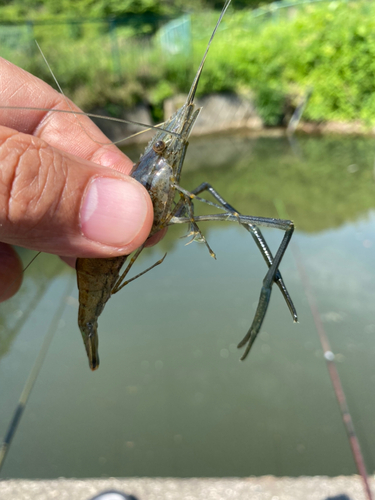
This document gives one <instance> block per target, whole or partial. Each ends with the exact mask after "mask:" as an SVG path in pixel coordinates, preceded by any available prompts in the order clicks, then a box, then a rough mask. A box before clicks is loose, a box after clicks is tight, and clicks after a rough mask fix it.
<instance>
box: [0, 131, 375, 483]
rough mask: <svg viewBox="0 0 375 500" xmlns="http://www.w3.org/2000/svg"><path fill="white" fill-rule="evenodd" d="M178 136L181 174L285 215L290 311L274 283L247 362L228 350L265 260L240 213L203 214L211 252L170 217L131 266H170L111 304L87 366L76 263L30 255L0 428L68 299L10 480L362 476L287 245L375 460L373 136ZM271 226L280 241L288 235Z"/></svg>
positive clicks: (4, 354) (6, 328)
mask: <svg viewBox="0 0 375 500" xmlns="http://www.w3.org/2000/svg"><path fill="white" fill-rule="evenodd" d="M189 149H190V151H189V153H188V157H187V160H186V166H185V169H184V173H183V179H182V182H181V184H182V185H183V186H184V187H186V188H187V189H191V188H193V187H194V186H197V185H198V184H199V183H201V182H202V181H204V180H205V181H208V182H210V183H212V184H213V185H214V186H215V187H216V188H217V190H218V191H219V192H220V193H221V194H222V195H223V196H224V197H226V198H227V200H228V201H229V202H230V203H231V204H232V205H234V206H235V207H236V208H237V209H238V210H240V211H241V213H244V214H252V215H261V216H268V217H277V216H278V214H279V213H280V211H281V212H282V215H283V216H284V215H285V214H287V216H288V217H290V218H291V219H293V220H294V222H295V224H296V227H297V230H296V232H295V234H294V236H293V245H291V247H290V248H289V249H288V251H287V253H286V255H285V258H284V260H283V262H282V266H281V271H282V274H283V276H284V279H285V282H286V284H287V286H288V289H289V291H290V294H291V296H292V298H293V300H294V302H295V305H296V307H297V310H298V313H299V323H298V324H293V322H292V319H291V316H290V314H289V311H288V310H287V307H286V306H285V303H284V301H283V299H282V297H281V294H280V293H279V290H278V289H277V288H276V287H274V289H273V293H272V298H271V305H270V307H269V310H268V313H267V317H266V320H265V322H264V325H263V328H262V332H261V334H260V335H259V338H258V339H257V341H256V343H255V344H254V347H253V349H252V351H251V353H250V356H249V357H248V359H247V360H246V361H245V362H243V363H240V362H239V357H240V355H241V351H239V350H238V349H237V348H236V345H237V343H238V341H239V340H241V339H242V337H243V335H244V334H245V333H246V331H247V329H248V327H249V325H250V323H251V320H252V317H253V314H254V311H255V306H256V303H257V300H258V297H259V291H260V287H261V283H262V279H263V277H264V275H265V272H266V267H265V264H264V262H263V260H262V257H261V255H260V254H259V252H258V250H257V248H256V247H255V245H254V243H253V240H252V238H251V236H250V235H249V234H248V233H247V232H246V231H245V230H244V229H243V228H241V227H240V226H239V225H238V224H236V223H230V222H227V223H206V224H202V225H201V228H202V230H203V232H204V234H205V235H206V237H207V239H208V241H209V243H210V245H211V247H212V248H213V249H214V251H215V252H216V254H217V260H216V261H215V260H214V259H212V258H211V257H210V256H209V254H208V252H207V249H206V248H205V246H204V245H201V244H198V243H192V244H191V245H188V246H185V245H184V244H185V242H186V240H183V239H182V240H181V239H179V236H181V235H183V234H184V229H183V228H171V229H170V230H169V232H168V235H167V237H166V238H165V239H164V240H163V241H162V242H161V243H160V244H159V245H158V246H156V247H154V248H152V249H149V250H148V251H147V252H145V253H144V256H143V257H142V258H141V259H140V263H139V265H138V266H137V270H140V269H143V268H146V267H148V266H150V265H151V264H152V263H153V262H155V261H156V260H157V259H158V258H160V257H161V256H162V255H163V254H164V252H165V251H168V256H167V258H166V260H165V262H164V263H163V265H162V266H159V267H158V268H156V269H154V270H153V271H151V272H150V273H148V274H147V275H146V276H144V277H142V278H140V279H139V280H136V281H135V282H134V283H132V284H131V285H129V287H126V288H125V289H124V290H123V291H122V292H121V293H119V294H118V295H116V296H114V297H113V298H112V299H111V301H110V302H109V303H108V304H107V306H106V309H105V311H104V313H103V314H102V316H101V317H100V321H99V328H100V359H101V366H100V369H99V370H98V371H97V372H94V373H92V372H91V371H90V370H89V368H88V363H87V359H86V354H85V351H84V347H83V344H82V340H81V336H80V333H79V331H78V327H77V319H76V317H77V291H76V286H75V276H74V273H73V271H70V270H69V269H67V268H66V267H64V266H63V265H61V264H60V263H59V261H58V259H57V258H56V257H53V256H44V257H43V258H39V259H37V261H36V262H35V264H34V265H33V266H31V267H30V269H29V270H28V271H27V274H26V276H25V281H24V285H23V289H22V290H21V292H20V293H19V294H18V296H17V297H16V298H14V299H13V300H12V301H9V302H7V303H5V304H1V305H0V322H1V329H0V394H1V405H0V436H4V434H5V432H6V429H7V427H8V425H9V422H10V419H11V417H12V414H13V412H14V409H15V407H16V404H17V401H18V398H19V396H20V394H21V391H22V388H23V386H24V383H25V381H26V379H27V376H28V374H29V372H30V370H31V367H32V365H33V363H34V361H35V359H36V357H37V355H38V352H39V350H40V347H41V343H42V340H43V337H44V336H45V334H46V332H47V330H48V328H49V324H50V322H51V319H52V318H53V316H54V314H55V311H56V310H57V308H58V307H59V306H60V305H61V304H62V303H63V304H65V309H64V312H63V315H62V317H61V318H58V320H57V328H56V332H55V334H54V337H53V341H52V344H51V347H50V349H49V352H48V355H47V358H46V360H45V362H44V365H43V367H42V370H41V372H40V375H39V377H38V379H37V381H36V384H35V387H34V390H33V392H32V394H31V397H30V399H29V402H28V404H27V407H26V410H25V413H24V415H23V418H22V420H21V423H20V425H19V428H18V431H17V433H16V435H15V438H14V441H13V444H12V446H11V448H10V451H9V454H8V457H7V460H6V463H5V466H4V469H3V472H2V476H3V477H12V478H21V477H22V478H54V477H60V476H66V477H101V476H124V477H127V476H175V477H189V476H250V475H263V474H275V475H278V476H281V475H290V476H297V475H314V474H323V475H339V474H352V473H355V467H354V463H353V460H352V457H351V453H350V448H349V444H348V440H347V437H346V433H345V429H344V427H343V424H342V420H341V417H340V413H339V409H338V406H337V403H336V400H335V396H334V392H333V389H332V386H331V383H330V379H329V376H328V371H327V368H326V364H325V361H324V358H323V355H322V349H321V346H320V343H319V339H318V336H317V333H316V329H315V326H314V322H313V318H312V314H311V311H310V309H309V306H308V303H307V299H306V295H305V288H304V284H303V282H302V281H301V275H300V273H299V269H298V267H297V262H296V256H298V255H300V263H301V264H302V265H303V267H304V269H305V270H306V274H307V276H308V280H309V282H310V285H311V287H312V291H313V294H314V297H315V300H316V302H317V306H318V309H319V312H320V315H321V317H322V320H323V324H324V327H325V329H326V332H327V335H328V337H329V340H330V342H331V346H332V350H333V352H334V353H335V354H336V360H337V367H338V370H339V374H340V377H341V379H342V384H343V386H344V390H345V393H346V396H347V399H348V404H349V407H350V410H351V412H352V416H353V419H354V425H355V428H356V431H357V434H358V437H359V439H360V443H361V445H362V448H363V452H364V456H365V460H366V464H367V468H368V471H369V472H370V473H372V472H374V468H375V434H374V432H373V416H374V414H375V400H374V397H373V393H374V390H373V388H374V385H375V370H374V359H375V307H374V304H375V266H374V256H375V184H374V170H373V169H374V153H375V144H374V140H373V139H370V138H355V137H306V136H299V137H297V139H296V141H295V142H294V143H293V144H292V145H291V144H290V143H289V142H288V141H287V140H286V139H285V138H251V137H246V136H241V135H233V136H225V137H224V136H222V137H220V136H218V137H213V138H207V137H206V138H200V139H196V140H193V141H192V143H191V145H190V148H189ZM137 154H138V153H137V151H135V149H134V148H133V149H129V155H130V156H131V157H133V158H134V159H136V158H137ZM203 210H204V212H203V213H207V209H206V208H204V209H203ZM264 235H265V237H266V239H267V241H268V242H269V244H270V246H271V248H272V249H274V250H275V249H276V248H277V246H278V244H279V242H280V241H281V238H282V232H281V231H278V230H276V229H275V230H270V229H267V230H264ZM21 254H22V256H23V258H24V259H25V260H27V259H29V258H30V254H29V253H28V252H26V251H23V250H22V251H21ZM137 272H138V271H137Z"/></svg>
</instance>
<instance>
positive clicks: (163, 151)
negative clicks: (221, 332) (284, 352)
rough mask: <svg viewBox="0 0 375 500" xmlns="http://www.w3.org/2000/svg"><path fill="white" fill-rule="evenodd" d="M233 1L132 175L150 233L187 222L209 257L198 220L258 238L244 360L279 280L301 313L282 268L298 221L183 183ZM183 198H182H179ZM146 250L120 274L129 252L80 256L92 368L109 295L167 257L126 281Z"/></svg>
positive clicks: (82, 321)
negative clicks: (200, 91) (271, 235)
mask: <svg viewBox="0 0 375 500" xmlns="http://www.w3.org/2000/svg"><path fill="white" fill-rule="evenodd" d="M230 1H231V0H227V1H226V2H225V5H224V7H223V10H222V12H221V14H220V17H219V19H218V21H217V24H216V26H215V29H214V31H213V33H212V35H211V38H210V40H209V42H208V45H207V48H206V51H205V53H204V56H203V59H202V61H201V63H200V65H199V68H198V71H197V73H196V75H195V78H194V80H193V83H192V85H191V88H190V91H189V94H188V96H187V99H186V102H185V104H184V105H183V106H182V107H181V108H180V109H179V110H178V111H177V112H176V113H175V114H174V115H173V116H172V117H171V118H170V119H169V120H167V121H166V122H164V123H163V124H162V127H163V128H162V130H160V131H159V132H157V133H156V134H155V136H154V137H153V138H152V140H151V141H150V142H149V144H148V145H147V147H146V149H145V151H144V153H143V155H142V156H141V158H140V160H139V161H138V163H136V164H135V165H134V167H133V169H132V171H131V174H130V175H131V177H133V178H134V179H136V180H137V181H139V182H140V183H141V184H143V186H145V188H146V189H147V191H148V192H149V194H150V197H151V200H152V203H153V207H154V221H153V225H152V228H151V232H150V235H149V237H151V236H152V235H154V234H155V233H157V232H158V231H160V230H162V229H164V228H166V227H168V226H171V225H173V224H188V225H189V233H188V236H191V238H192V241H193V240H195V241H200V242H203V243H204V244H205V245H206V247H207V249H208V251H209V253H210V255H211V256H212V257H214V258H216V257H215V254H214V252H213V251H212V249H211V248H210V246H209V245H208V243H207V241H206V239H205V237H204V236H203V234H202V233H201V231H200V229H199V227H198V225H197V223H198V222H203V221H233V222H237V223H239V224H241V225H242V226H243V227H244V228H245V229H246V230H247V231H249V232H250V234H251V235H252V237H253V238H254V240H255V242H256V244H257V246H258V248H259V250H260V252H261V253H262V255H263V258H264V259H265V261H266V263H267V265H268V268H269V269H268V272H267V274H266V276H265V278H264V280H263V285H262V289H261V293H260V298H259V302H258V307H257V310H256V313H255V316H254V319H253V322H252V325H251V327H250V329H249V331H248V332H247V334H246V335H245V337H244V338H243V339H242V340H241V342H240V343H239V344H238V347H239V348H240V347H243V346H245V345H246V348H245V351H244V353H243V355H242V358H241V359H245V358H246V356H247V355H248V353H249V351H250V349H251V346H252V344H253V343H254V341H255V339H256V337H257V335H258V333H259V331H260V328H261V326H262V323H263V320H264V317H265V314H266V311H267V308H268V304H269V301H270V297H271V289H272V284H273V283H274V282H275V283H276V284H277V285H278V287H279V289H280V291H281V293H282V294H283V296H284V299H285V301H286V303H287V305H288V307H289V310H290V312H291V314H292V317H293V320H294V321H297V313H296V310H295V308H294V305H293V302H292V300H291V298H290V296H289V293H288V291H287V288H286V286H285V284H284V281H283V279H282V277H281V274H280V271H279V270H278V267H279V265H280V262H281V260H282V258H283V255H284V253H285V251H286V248H287V246H288V244H289V242H290V239H291V237H292V234H293V230H294V226H293V222H291V221H289V220H281V219H273V218H266V217H253V216H249V215H241V214H240V213H239V212H238V211H237V210H236V209H235V208H234V207H233V206H231V205H230V204H229V203H227V202H226V201H225V200H224V198H222V197H221V196H220V194H219V193H218V192H217V191H216V190H215V189H214V188H213V187H212V186H211V185H210V184H208V183H206V182H204V183H202V184H201V185H200V186H198V187H197V188H196V189H194V190H193V191H191V192H189V191H186V190H185V189H183V188H182V187H181V186H180V184H179V182H180V177H181V171H182V167H183V163H184V159H185V155H186V150H187V147H188V144H189V142H188V140H189V136H190V133H191V131H192V129H193V127H194V124H195V122H196V119H197V118H198V115H199V112H200V108H196V107H195V104H194V97H195V93H196V90H197V86H198V82H199V78H200V75H201V73H202V70H203V66H204V63H205V60H206V57H207V53H208V50H209V47H210V45H211V42H212V40H213V38H214V36H215V33H216V31H217V28H218V26H219V24H220V22H221V20H222V18H223V16H224V14H225V11H226V10H227V8H228V6H229V4H230ZM204 191H208V192H209V193H210V194H211V195H212V196H213V197H214V199H215V200H216V203H213V202H211V201H208V200H205V199H203V198H201V197H199V196H198V195H199V194H201V193H202V192H204ZM176 196H178V199H177V201H175V198H176ZM194 201H201V202H204V203H207V204H209V205H211V206H214V207H216V208H220V209H222V210H224V213H221V214H212V215H204V216H194V205H193V202H194ZM258 226H265V227H274V228H278V229H281V230H284V231H285V234H284V237H283V240H282V242H281V244H280V246H279V249H278V251H277V253H276V256H275V258H274V257H273V256H272V253H271V251H270V249H269V247H268V245H267V243H266V241H265V239H264V238H263V236H262V233H261V231H260V229H259V228H258ZM143 249H144V245H143V246H141V247H140V248H139V249H138V250H137V251H136V252H135V253H134V255H133V257H132V258H131V259H130V261H129V264H128V265H127V267H126V269H125V271H124V272H123V273H122V274H120V270H121V267H122V266H123V264H124V263H125V261H126V259H127V258H128V255H124V256H121V257H114V258H108V259H93V258H79V259H77V264H76V269H77V281H78V289H79V312H78V325H79V328H80V331H81V334H82V338H83V342H84V345H85V348H86V352H87V356H88V359H89V365H90V368H91V369H92V370H95V369H97V368H98V366H99V356H98V317H99V316H100V314H101V313H102V312H103V309H104V306H105V304H106V303H107V301H108V299H109V298H110V297H111V295H113V294H114V293H117V292H119V291H120V290H121V289H122V288H123V287H124V286H126V285H127V284H129V283H130V282H131V281H133V280H135V279H136V278H138V277H140V276H141V275H143V274H145V273H146V272H148V271H149V270H151V269H153V268H154V267H155V266H157V265H159V264H161V263H162V262H163V260H164V258H165V256H164V257H163V258H162V259H161V260H159V261H158V262H156V263H155V264H154V265H153V266H151V267H150V268H148V269H146V270H145V271H143V272H142V273H140V274H138V275H136V276H135V277H134V278H132V279H129V280H126V277H127V275H128V272H129V270H130V269H131V267H132V266H133V264H134V262H135V261H136V259H137V258H138V256H139V255H140V253H141V252H142V250H143Z"/></svg>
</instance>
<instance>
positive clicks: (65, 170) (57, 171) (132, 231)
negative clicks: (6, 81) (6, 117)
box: [0, 126, 153, 257]
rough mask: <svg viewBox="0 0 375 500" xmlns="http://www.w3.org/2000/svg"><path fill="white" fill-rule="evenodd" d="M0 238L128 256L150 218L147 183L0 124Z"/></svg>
mask: <svg viewBox="0 0 375 500" xmlns="http://www.w3.org/2000/svg"><path fill="white" fill-rule="evenodd" d="M0 164H1V170H0V240H1V241H4V242H6V243H11V244H16V245H20V246H26V247H28V248H33V249H36V250H42V251H45V252H49V253H57V254H59V255H65V256H79V257H108V256H117V255H123V254H129V253H131V252H132V251H133V250H135V249H136V248H138V247H139V246H140V245H141V244H142V243H143V242H144V241H145V240H146V238H147V236H148V235H149V233H150V229H151V226H152V221H153V209H152V203H151V199H150V197H149V195H148V193H147V191H146V190H145V188H144V187H143V186H142V185H141V184H140V183H138V182H137V181H135V180H134V179H132V178H130V177H127V176H125V175H123V174H121V173H120V172H117V171H116V170H113V169H110V168H105V167H100V166H98V165H95V164H94V163H91V162H89V161H86V160H82V159H80V158H76V157H74V156H72V155H71V154H69V153H65V152H63V151H59V150H58V149H55V148H53V147H51V146H50V145H49V144H46V143H45V142H44V141H43V140H41V139H39V138H37V137H32V136H30V135H25V134H21V133H18V132H16V131H14V130H12V129H9V128H6V127H1V126H0Z"/></svg>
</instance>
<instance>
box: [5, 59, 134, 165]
mask: <svg viewBox="0 0 375 500" xmlns="http://www.w3.org/2000/svg"><path fill="white" fill-rule="evenodd" d="M68 101H69V100H68V99H67V98H66V97H65V96H63V95H62V94H60V93H59V92H57V91H56V90H54V89H53V88H52V87H51V86H50V85H48V84H47V83H45V82H43V81H42V80H40V79H39V78H37V77H35V76H33V75H31V74H30V73H28V72H27V71H24V70H22V69H21V68H19V67H17V66H15V65H14V64H12V63H10V62H8V61H6V60H5V59H3V58H1V57H0V105H3V106H16V107H19V108H20V109H2V110H1V109H0V125H4V126H6V127H9V128H12V129H14V130H17V131H19V132H23V133H26V134H30V135H34V136H37V137H40V138H41V139H43V140H45V141H46V142H48V143H49V144H50V145H51V146H54V147H55V148H58V149H60V150H63V151H67V152H68V153H71V154H73V155H75V156H79V157H80V158H84V159H86V160H90V161H93V162H95V163H98V164H100V165H102V166H105V167H112V168H115V169H116V170H118V171H120V172H122V173H124V174H129V173H130V170H131V168H132V166H133V163H132V161H131V160H130V159H129V158H128V157H127V156H126V155H124V154H123V153H122V152H121V151H120V150H119V149H118V148H117V147H116V146H115V145H113V144H108V142H109V140H108V138H107V137H106V136H105V135H104V134H103V133H102V132H101V131H100V129H99V128H98V127H97V126H96V125H95V124H94V123H93V122H92V121H91V120H90V119H89V118H88V117H87V116H82V115H79V116H77V115H76V116H75V115H73V114H71V113H61V112H54V111H56V110H66V111H71V110H73V111H78V112H80V111H81V110H80V109H79V108H78V107H77V106H75V105H74V104H73V103H72V102H71V101H69V104H68ZM22 107H35V108H43V109H48V110H49V111H38V110H36V109H21V108H22Z"/></svg>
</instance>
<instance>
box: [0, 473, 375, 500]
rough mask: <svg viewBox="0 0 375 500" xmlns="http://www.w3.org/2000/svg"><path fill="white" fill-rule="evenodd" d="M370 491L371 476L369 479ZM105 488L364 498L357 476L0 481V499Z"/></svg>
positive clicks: (221, 498)
mask: <svg viewBox="0 0 375 500" xmlns="http://www.w3.org/2000/svg"><path fill="white" fill-rule="evenodd" d="M371 486H372V488H373V490H375V479H373V478H372V479H371ZM108 490H118V491H122V492H124V493H128V494H132V495H134V496H136V497H137V499H138V500H365V499H366V496H365V493H364V491H363V486H362V482H361V479H360V477H358V476H339V477H325V476H315V477H298V478H290V477H281V478H277V477H273V476H263V477H258V478H255V477H251V478H247V479H245V478H222V479H220V478H205V479H200V478H191V479H174V478H173V479H169V478H130V479H115V478H108V479H53V480H36V481H29V480H23V479H11V480H4V481H1V482H0V498H1V500H53V499H58V500H89V499H90V498H92V497H93V496H95V495H97V494H99V493H101V492H103V491H108Z"/></svg>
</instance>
